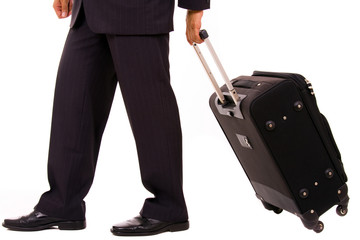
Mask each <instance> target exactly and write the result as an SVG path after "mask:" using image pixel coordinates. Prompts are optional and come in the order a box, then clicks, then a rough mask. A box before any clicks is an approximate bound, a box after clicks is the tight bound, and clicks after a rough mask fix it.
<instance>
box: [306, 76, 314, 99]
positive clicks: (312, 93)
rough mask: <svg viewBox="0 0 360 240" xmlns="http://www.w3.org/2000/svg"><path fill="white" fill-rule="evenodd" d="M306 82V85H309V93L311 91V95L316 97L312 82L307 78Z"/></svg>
mask: <svg viewBox="0 0 360 240" xmlns="http://www.w3.org/2000/svg"><path fill="white" fill-rule="evenodd" d="M305 82H306V85H307V87H308V89H309V91H310V94H311V95H313V96H314V95H315V93H314V89H313V87H312V84H311V82H310V81H309V80H307V79H306V78H305Z"/></svg>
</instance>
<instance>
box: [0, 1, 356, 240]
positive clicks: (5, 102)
mask: <svg viewBox="0 0 360 240" xmlns="http://www.w3.org/2000/svg"><path fill="white" fill-rule="evenodd" d="M358 7H359V4H358V1H356V0H342V1H335V0H316V1H314V0H301V1H300V0H218V1H216V0H212V8H211V10H208V11H206V12H205V14H204V17H203V27H204V28H206V29H207V30H208V32H209V34H210V38H211V40H212V43H213V45H214V47H215V48H216V50H217V52H218V55H219V57H220V58H221V59H222V61H223V64H224V66H225V69H226V70H227V72H228V75H229V76H230V78H234V77H237V76H238V75H249V74H251V73H252V71H253V70H264V71H265V70H266V71H283V72H296V73H301V74H303V75H304V76H306V77H307V78H308V79H310V80H311V81H312V83H313V86H314V89H315V93H316V96H317V100H318V105H319V108H320V109H321V111H322V112H323V113H324V114H325V115H326V116H327V118H328V120H329V122H330V125H331V127H332V131H333V134H334V136H335V139H336V141H337V143H338V146H339V148H340V151H341V153H342V158H343V162H344V165H345V168H346V171H347V174H348V177H349V182H348V186H349V195H350V198H351V200H350V205H349V213H348V215H347V216H346V217H343V218H341V217H339V216H337V215H336V213H335V208H333V209H330V210H329V211H328V212H327V213H325V214H324V215H323V216H322V217H321V220H322V221H323V222H324V223H325V230H324V231H323V232H322V233H321V234H316V233H314V232H312V231H310V230H307V229H305V228H304V227H303V225H302V223H301V221H300V220H299V219H298V218H297V217H296V216H294V215H292V214H290V213H287V212H283V213H282V214H280V215H275V214H273V213H272V212H269V211H266V210H265V209H264V208H263V206H262V204H261V203H260V201H258V200H257V198H256V197H255V193H254V191H253V189H252V187H251V185H250V183H249V182H248V179H247V178H246V175H245V174H244V172H243V170H242V168H241V166H240V164H239V163H238V160H237V158H236V157H235V155H234V154H233V152H232V149H231V147H230V146H229V144H228V142H227V140H226V138H225V137H224V135H223V133H222V131H221V129H220V127H219V126H218V124H217V122H216V120H215V118H214V117H213V115H212V112H211V110H210V108H209V106H208V98H209V96H210V94H211V93H212V92H213V90H212V87H211V84H210V82H209V80H208V78H207V75H206V74H205V72H204V70H203V69H202V66H201V64H200V62H199V60H198V59H197V56H196V54H195V52H194V50H193V49H192V47H191V46H189V45H188V43H187V42H186V39H185V35H184V32H185V14H186V11H185V10H183V9H180V8H176V10H175V32H173V33H171V51H170V61H171V74H172V84H173V88H174V91H175V93H176V96H177V99H178V104H179V108H180V115H181V120H182V127H183V137H184V191H185V196H186V200H187V204H188V210H189V215H190V223H191V228H190V230H189V231H185V232H180V233H166V234H162V235H158V236H153V237H149V239H184V238H191V239H195V238H197V239H199V238H200V239H207V238H210V237H213V238H214V239H215V238H224V239H245V238H246V239H263V238H268V237H274V238H275V237H276V238H277V239H290V238H291V239H327V240H328V239H340V238H345V239H357V238H358V237H356V236H358V232H359V231H358V229H357V227H358V221H359V220H358V216H359V214H360V210H359V204H358V203H359V202H360V199H359V198H360V194H359V185H358V184H359V182H360V175H359V167H360V165H359V156H358V153H359V151H358V148H359V147H360V146H359V139H358V137H359V135H360V130H359V129H360V125H359V124H360V122H359V121H360V119H359V117H360V114H359V107H358V104H359V93H358V89H359V88H358V87H359V81H360V78H359V64H360V59H359V58H360V57H359V56H360V46H359V44H360V34H359V26H360V14H359V8H358ZM69 20H70V19H66V20H58V19H57V17H56V16H55V13H54V11H53V10H52V1H51V0H49V1H25V0H18V1H3V2H2V4H1V14H0V24H1V28H0V29H1V39H0V41H1V44H0V110H1V112H0V164H1V166H0V220H1V221H2V220H3V219H4V218H9V217H17V216H20V215H24V214H27V213H29V212H30V211H32V208H33V207H34V205H35V204H36V203H37V201H38V199H39V197H40V195H41V194H42V193H43V192H44V191H46V190H48V183H47V175H46V174H47V173H46V164H47V152H48V142H49V133H50V122H51V112H52V100H53V91H54V86H55V78H56V72H57V66H58V63H59V59H60V55H61V52H62V48H63V44H64V40H65V38H66V35H67V32H68V25H69ZM201 47H202V50H203V52H206V48H205V46H204V45H203V46H201ZM213 70H214V72H216V71H215V70H216V69H213ZM220 81H221V78H218V82H220ZM310 140H311V139H309V141H310ZM146 197H150V195H149V193H147V192H146V191H145V190H144V188H143V187H142V185H141V181H140V174H139V169H138V162H137V156H136V150H135V145H134V140H133V137H132V133H131V131H130V126H129V123H128V120H127V116H126V113H125V109H124V106H123V103H122V99H121V95H120V92H119V91H117V93H116V97H115V99H114V104H113V107H112V112H111V114H110V118H109V122H108V125H107V128H106V130H105V133H104V137H103V142H102V148H101V150H100V155H99V161H98V168H97V173H96V176H95V181H94V184H93V187H92V189H91V191H90V193H89V194H88V196H87V197H86V199H85V200H86V202H87V223H88V226H87V229H86V230H83V231H58V230H46V231H42V232H31V233H23V232H12V231H8V230H6V229H5V228H2V227H0V239H6V240H8V239H9V240H10V239H22V238H24V239H25V238H26V239H27V238H31V239H33V238H34V239H35V237H36V238H37V239H49V238H51V239H64V238H67V239H80V238H81V239H85V238H90V237H97V238H101V239H116V238H117V237H115V236H113V235H112V234H111V233H110V231H109V229H110V228H111V226H112V224H115V223H117V222H120V221H123V220H126V219H128V218H131V217H133V216H135V215H136V214H137V213H138V212H139V210H140V208H141V207H142V204H143V200H144V199H145V198H146ZM356 223H357V224H356Z"/></svg>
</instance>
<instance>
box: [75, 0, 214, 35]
mask: <svg viewBox="0 0 360 240" xmlns="http://www.w3.org/2000/svg"><path fill="white" fill-rule="evenodd" d="M81 4H82V5H83V7H84V10H85V15H86V21H87V23H88V24H89V27H90V28H91V30H92V31H93V32H96V33H106V34H119V35H148V34H161V33H168V32H170V31H172V30H173V14H174V5H175V0H74V5H73V11H72V19H71V24H70V27H73V26H74V24H75V21H76V19H77V17H78V14H79V11H80V8H81ZM178 6H179V7H182V8H186V9H191V10H204V9H208V8H210V0H178Z"/></svg>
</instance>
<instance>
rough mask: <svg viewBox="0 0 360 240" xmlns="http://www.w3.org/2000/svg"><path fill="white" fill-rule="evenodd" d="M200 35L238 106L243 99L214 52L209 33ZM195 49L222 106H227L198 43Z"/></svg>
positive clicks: (201, 32)
mask: <svg viewBox="0 0 360 240" xmlns="http://www.w3.org/2000/svg"><path fill="white" fill-rule="evenodd" d="M199 34H200V37H201V39H203V40H204V41H205V44H206V46H207V47H208V49H209V51H210V53H211V55H212V57H213V59H214V61H215V63H216V65H217V67H218V69H219V71H220V73H221V75H222V77H223V78H224V80H225V84H226V86H227V88H228V89H229V93H230V95H231V97H232V99H233V101H234V103H235V104H237V103H238V102H239V101H240V100H241V99H240V98H239V95H238V94H237V92H236V91H235V89H234V87H233V85H232V84H231V82H230V79H229V77H228V75H227V74H226V72H225V70H224V67H223V66H222V64H221V62H220V59H219V57H218V56H217V54H216V52H215V50H214V48H213V46H212V44H211V42H210V40H209V35H208V33H207V31H206V30H201V31H200V33H199ZM193 47H194V49H195V51H196V53H197V55H198V56H199V59H200V61H201V63H202V64H203V66H204V68H205V70H206V72H207V74H208V76H209V78H210V80H211V82H212V84H213V86H214V88H215V92H216V94H217V96H218V98H219V100H220V102H221V103H222V104H225V97H224V94H223V93H222V92H221V90H220V87H219V85H218V84H217V82H216V80H215V78H214V75H213V74H212V73H211V70H210V68H209V65H208V64H207V62H206V60H205V59H204V57H203V55H202V53H201V51H200V49H199V47H198V46H197V44H196V43H193Z"/></svg>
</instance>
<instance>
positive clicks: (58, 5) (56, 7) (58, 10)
mask: <svg viewBox="0 0 360 240" xmlns="http://www.w3.org/2000/svg"><path fill="white" fill-rule="evenodd" d="M53 8H54V10H55V13H56V15H57V16H58V18H61V2H60V0H54V3H53Z"/></svg>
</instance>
